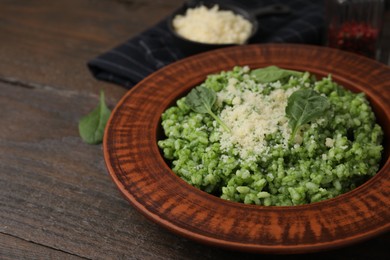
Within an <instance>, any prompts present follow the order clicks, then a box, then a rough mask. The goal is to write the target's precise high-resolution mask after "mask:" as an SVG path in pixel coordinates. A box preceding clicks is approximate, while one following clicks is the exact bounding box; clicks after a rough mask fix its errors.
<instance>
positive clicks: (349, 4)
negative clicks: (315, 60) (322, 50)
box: [325, 0, 385, 58]
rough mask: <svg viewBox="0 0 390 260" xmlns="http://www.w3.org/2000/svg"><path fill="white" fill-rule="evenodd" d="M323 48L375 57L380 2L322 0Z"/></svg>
mask: <svg viewBox="0 0 390 260" xmlns="http://www.w3.org/2000/svg"><path fill="white" fill-rule="evenodd" d="M325 2H326V15H325V17H326V24H327V37H326V39H327V45H328V46H329V47H332V48H338V49H341V50H346V51H351V52H354V53H358V54H361V55H365V56H367V57H370V58H375V55H376V51H377V48H378V43H379V38H380V35H381V30H382V24H383V14H384V7H385V2H384V0H326V1H325Z"/></svg>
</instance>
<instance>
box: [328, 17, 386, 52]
mask: <svg viewBox="0 0 390 260" xmlns="http://www.w3.org/2000/svg"><path fill="white" fill-rule="evenodd" d="M328 33H329V34H328V41H329V42H328V44H329V46H330V47H334V48H338V49H342V50H346V51H351V52H354V53H358V54H362V55H365V56H368V57H371V58H372V57H374V56H375V50H376V44H377V39H378V34H379V30H378V29H377V28H373V27H372V26H370V25H369V24H366V23H363V22H360V23H359V22H345V23H344V24H342V25H341V26H340V27H338V28H332V27H331V28H329V32H328Z"/></svg>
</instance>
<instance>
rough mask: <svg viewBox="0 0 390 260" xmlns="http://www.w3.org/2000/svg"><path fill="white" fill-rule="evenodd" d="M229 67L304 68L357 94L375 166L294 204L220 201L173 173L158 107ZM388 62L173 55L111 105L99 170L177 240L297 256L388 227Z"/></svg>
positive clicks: (311, 55)
mask: <svg viewBox="0 0 390 260" xmlns="http://www.w3.org/2000/svg"><path fill="white" fill-rule="evenodd" d="M236 65H248V66H250V67H251V68H257V67H263V66H268V65H277V66H280V67H283V68H289V69H295V70H301V71H310V72H312V73H314V74H316V75H318V76H327V75H328V74H329V73H331V74H332V75H333V79H334V80H335V81H337V82H339V83H341V84H342V85H344V86H345V87H347V88H349V89H351V90H353V91H364V92H365V93H366V94H367V96H368V98H369V100H370V101H371V104H372V106H373V108H374V112H375V113H376V116H377V120H378V122H379V124H380V125H381V126H382V127H383V129H384V132H385V141H384V146H385V152H384V158H383V162H382V164H383V166H382V168H381V170H380V171H379V172H378V174H377V175H376V176H374V177H373V178H371V179H370V180H369V181H368V182H366V183H365V184H363V185H361V186H360V187H358V188H356V189H355V190H353V191H350V192H348V193H346V194H343V195H340V196H338V197H336V198H334V199H330V200H326V201H323V202H318V203H313V204H310V205H303V206H290V207H264V206H255V205H244V204H240V203H235V202H229V201H225V200H222V199H220V198H217V197H214V196H212V195H209V194H206V193H205V192H203V191H200V190H198V189H196V188H194V187H192V186H190V185H188V184H187V183H185V182H184V181H183V180H181V179H180V178H179V177H177V176H176V175H175V174H174V173H173V172H172V171H171V169H170V168H169V166H168V165H167V164H166V162H165V161H164V159H163V157H162V156H161V154H160V151H159V149H158V147H157V144H156V143H157V140H158V139H159V138H160V137H161V136H162V131H161V128H160V116H161V113H162V112H163V111H164V110H165V109H166V108H167V107H169V106H171V105H172V104H174V102H175V100H176V99H177V98H178V97H180V96H182V95H184V94H186V93H187V92H188V91H189V90H190V89H191V88H192V87H194V86H196V85H197V84H199V83H201V82H202V81H204V80H205V77H206V76H207V75H208V74H211V73H217V72H220V71H221V70H230V69H232V68H233V66H236ZM389 138H390V68H389V67H387V66H385V65H382V64H380V63H377V62H375V61H372V60H370V59H367V58H364V57H360V56H357V55H353V54H349V53H345V52H341V51H337V50H333V49H328V48H322V47H314V46H304V45H282V44H280V45H272V44H270V45H249V46H240V47H232V48H226V49H220V50H216V51H212V52H208V53H203V54H200V55H196V56H193V57H190V58H188V59H184V60H181V61H179V62H176V63H174V64H172V65H169V66H167V67H165V68H163V69H161V70H159V71H158V72H156V73H154V74H152V75H150V76H149V77H147V78H146V79H144V80H143V81H142V82H140V83H139V84H138V85H137V86H135V87H134V88H133V89H132V90H130V91H129V92H128V93H127V94H126V95H125V96H124V97H123V98H122V100H121V101H120V102H119V104H118V105H117V107H116V108H115V110H114V111H113V113H112V115H111V118H110V120H109V123H108V126H107V128H106V132H105V139H104V156H105V161H106V164H107V168H108V171H109V173H110V175H111V177H112V179H113V180H114V182H115V184H116V185H117V186H118V188H119V190H120V191H121V192H122V193H123V195H124V196H125V198H127V199H128V201H129V202H130V203H131V204H132V205H133V206H134V207H135V208H137V209H138V210H139V211H140V212H141V213H143V214H144V215H145V216H146V217H148V218H149V219H151V220H152V221H154V222H156V223H158V224H160V225H162V226H163V227H165V228H167V229H168V230H170V231H173V232H175V233H177V234H179V235H182V236H184V237H186V238H189V239H193V240H195V241H198V242H202V243H205V244H209V245H214V246H220V247H225V248H229V249H235V250H241V251H249V252H261V253H304V252H313V251H320V250H324V249H329V248H335V247H340V246H345V245H349V244H352V243H355V242H358V241H362V240H364V239H368V238H370V237H373V236H375V235H378V234H380V233H384V232H386V231H389V230H390V197H389V194H390V159H389V150H390V146H389Z"/></svg>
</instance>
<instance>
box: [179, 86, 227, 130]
mask: <svg viewBox="0 0 390 260" xmlns="http://www.w3.org/2000/svg"><path fill="white" fill-rule="evenodd" d="M216 100H217V94H216V93H215V92H214V91H213V90H212V89H209V88H206V87H204V86H198V87H196V88H194V89H192V90H191V92H190V93H189V94H188V95H187V97H186V99H185V103H186V105H187V106H189V107H190V108H191V109H192V110H193V111H195V112H197V113H201V114H209V115H210V116H211V117H213V118H214V119H215V121H217V122H218V123H219V124H220V125H221V126H222V127H223V129H225V131H227V132H230V129H229V127H228V126H226V125H225V123H224V122H223V121H222V120H221V119H220V118H219V117H218V116H217V115H216V114H214V112H213V111H212V110H211V108H212V107H213V105H214V103H215V101H216Z"/></svg>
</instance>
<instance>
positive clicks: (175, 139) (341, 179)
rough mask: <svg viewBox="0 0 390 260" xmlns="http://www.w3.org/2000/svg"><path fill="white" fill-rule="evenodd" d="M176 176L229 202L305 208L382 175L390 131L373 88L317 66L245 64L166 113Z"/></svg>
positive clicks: (167, 145)
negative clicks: (354, 87) (344, 82)
mask: <svg viewBox="0 0 390 260" xmlns="http://www.w3.org/2000/svg"><path fill="white" fill-rule="evenodd" d="M162 127H163V130H164V133H165V139H163V140H159V141H158V146H159V147H160V148H161V150H162V153H163V155H164V157H165V158H166V159H167V160H168V161H169V162H170V164H171V167H172V170H173V172H175V174H177V175H178V176H180V177H181V178H182V179H184V180H185V181H186V182H188V183H189V184H191V185H193V186H195V187H197V188H199V189H201V190H203V191H206V192H208V193H211V194H214V195H216V196H219V197H221V198H223V199H226V200H230V201H236V202H243V203H246V204H258V205H266V206H269V205H276V206H287V205H300V204H307V203H312V202H317V201H321V200H325V199H329V198H333V197H335V196H337V195H339V194H342V193H345V192H347V191H349V190H351V189H353V188H355V187H357V186H359V185H360V184H362V183H363V182H365V181H366V180H367V179H368V178H370V177H372V176H373V175H375V173H376V172H377V171H378V169H379V165H380V160H381V153H382V150H383V147H382V145H381V144H382V138H383V132H382V129H381V127H380V126H379V125H378V124H376V121H375V115H374V113H373V111H372V110H371V108H370V105H369V103H368V101H367V99H366V97H365V95H364V93H352V92H351V91H349V90H347V89H345V88H343V87H342V86H340V85H338V84H337V83H335V82H333V81H332V78H331V76H328V77H326V78H323V79H321V80H316V78H315V77H314V76H313V75H310V74H309V73H308V72H298V71H292V70H285V69H281V68H278V67H276V66H270V67H266V68H259V69H255V70H250V69H249V68H248V67H235V68H233V70H232V71H223V72H220V73H219V74H215V75H210V76H208V77H207V79H206V80H205V82H203V83H202V84H200V85H199V86H197V87H196V88H194V89H193V90H192V91H191V92H190V93H189V94H188V95H187V96H185V97H182V98H180V99H179V100H177V102H176V105H175V106H172V107H170V108H168V109H167V110H166V111H165V112H164V113H163V115H162Z"/></svg>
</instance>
